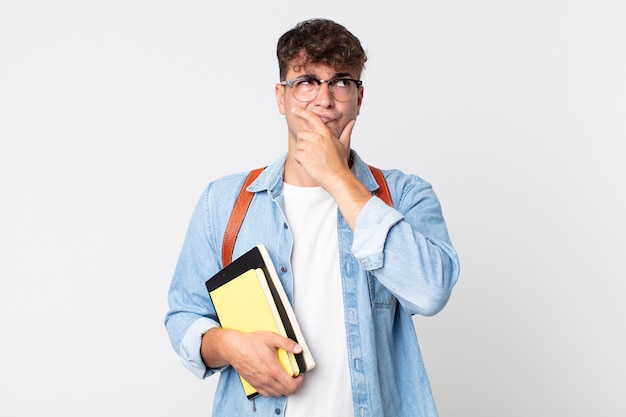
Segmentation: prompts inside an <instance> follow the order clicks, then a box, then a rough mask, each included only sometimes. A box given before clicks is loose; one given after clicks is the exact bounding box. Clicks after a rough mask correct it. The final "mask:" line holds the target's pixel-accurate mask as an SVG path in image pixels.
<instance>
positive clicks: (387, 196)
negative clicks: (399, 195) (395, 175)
mask: <svg viewBox="0 0 626 417" xmlns="http://www.w3.org/2000/svg"><path fill="white" fill-rule="evenodd" d="M369 167H370V171H372V175H374V178H375V179H376V183H377V184H378V189H377V190H376V191H374V194H376V196H377V197H378V198H380V199H381V200H383V201H384V202H385V203H387V205H388V206H389V207H393V200H392V199H391V193H390V192H389V186H388V185H387V180H386V179H385V176H384V175H383V172H382V171H381V170H380V169H378V168H376V167H373V166H371V165H370V166H369Z"/></svg>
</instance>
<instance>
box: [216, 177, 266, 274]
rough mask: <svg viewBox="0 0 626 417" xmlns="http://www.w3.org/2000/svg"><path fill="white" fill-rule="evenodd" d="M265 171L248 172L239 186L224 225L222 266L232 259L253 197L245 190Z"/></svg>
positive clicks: (252, 194)
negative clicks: (235, 199) (239, 188)
mask: <svg viewBox="0 0 626 417" xmlns="http://www.w3.org/2000/svg"><path fill="white" fill-rule="evenodd" d="M264 169H265V167H263V168H257V169H253V170H252V171H250V173H249V174H248V176H247V177H246V180H245V181H244V183H243V185H242V186H241V190H240V191H239V196H237V201H236V202H235V206H234V207H233V211H232V212H231V213H230V218H229V219H228V223H227V224H226V230H225V231H224V241H223V242H222V266H226V265H228V264H230V262H231V261H232V259H233V250H234V249H235V240H236V239H237V235H238V234H239V229H241V223H243V219H244V217H246V212H247V211H248V207H249V206H250V202H251V201H252V197H254V193H250V192H248V191H247V190H246V188H248V186H249V185H250V184H252V182H253V181H254V180H255V179H256V178H257V177H258V176H259V174H261V172H262V171H263V170H264Z"/></svg>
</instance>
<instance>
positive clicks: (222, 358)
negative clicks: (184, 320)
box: [200, 328, 304, 397]
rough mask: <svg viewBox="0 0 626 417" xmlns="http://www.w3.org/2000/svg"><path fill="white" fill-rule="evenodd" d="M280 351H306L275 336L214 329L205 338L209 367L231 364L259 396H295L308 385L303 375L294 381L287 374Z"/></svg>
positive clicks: (268, 333)
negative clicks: (305, 384)
mask: <svg viewBox="0 0 626 417" xmlns="http://www.w3.org/2000/svg"><path fill="white" fill-rule="evenodd" d="M279 348H281V349H285V350H286V351H287V352H291V353H301V352H302V347H301V346H300V345H298V344H297V343H296V342H294V341H293V340H291V339H289V338H286V337H283V336H280V335H277V334H275V333H271V332H253V333H243V332H239V331H236V330H227V329H221V328H213V329H210V330H209V331H208V332H206V333H205V334H204V335H203V336H202V346H201V348H200V354H201V355H202V360H203V361H204V363H205V365H206V366H207V367H209V368H220V367H222V366H226V365H231V366H232V367H233V368H234V369H235V370H236V371H237V373H239V375H241V376H242V377H243V378H244V379H245V380H246V381H248V382H249V383H250V385H252V386H253V387H255V388H256V389H257V391H258V392H259V394H261V395H262V396H264V397H270V396H272V397H278V396H281V395H291V394H293V393H294V392H296V391H297V390H298V389H299V388H300V386H301V385H302V383H303V382H304V376H303V375H299V376H297V377H295V378H294V377H292V376H291V375H289V374H288V373H287V372H286V371H285V368H283V366H282V365H281V363H280V361H279V360H278V353H277V350H278V349H279Z"/></svg>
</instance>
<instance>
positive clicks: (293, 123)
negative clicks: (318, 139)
mask: <svg viewBox="0 0 626 417" xmlns="http://www.w3.org/2000/svg"><path fill="white" fill-rule="evenodd" d="M298 69H299V71H294V69H293V65H292V68H291V69H290V70H289V72H288V73H287V80H292V79H294V78H298V77H302V76H305V75H306V76H310V77H312V78H316V79H318V80H331V79H333V78H336V77H347V78H356V74H352V73H350V72H343V71H335V69H334V68H332V67H329V66H326V65H321V64H314V65H308V66H306V68H298ZM276 101H277V103H278V110H279V111H280V114H282V115H284V116H285V118H286V119H287V125H288V130H289V138H290V139H291V140H294V141H295V138H296V136H297V133H298V131H300V130H303V129H307V126H305V123H304V122H303V121H302V119H300V118H298V117H296V116H294V115H293V113H292V112H291V109H292V108H293V107H302V108H305V109H307V110H309V111H311V112H313V113H315V114H316V115H317V116H319V117H320V119H322V121H324V123H326V126H328V128H329V129H330V131H331V132H332V133H333V135H334V136H335V137H339V136H340V135H341V132H342V131H343V129H344V127H345V126H346V124H347V123H348V122H349V121H350V120H353V119H356V118H357V116H358V114H359V109H360V108H361V102H362V101H363V87H359V88H358V93H357V95H356V96H355V97H354V98H353V99H352V100H350V101H338V100H336V99H335V98H334V97H333V96H332V95H331V93H330V90H329V86H328V84H327V83H322V84H320V86H319V94H318V95H317V97H316V98H315V99H314V100H312V101H308V102H303V101H298V100H296V98H295V97H294V96H293V94H292V91H291V88H290V87H289V86H284V85H280V84H276Z"/></svg>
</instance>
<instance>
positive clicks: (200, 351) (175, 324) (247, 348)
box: [165, 187, 303, 395]
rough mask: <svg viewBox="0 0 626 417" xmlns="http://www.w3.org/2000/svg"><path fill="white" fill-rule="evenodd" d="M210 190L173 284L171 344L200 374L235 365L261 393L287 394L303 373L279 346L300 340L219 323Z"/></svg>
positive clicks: (218, 254) (188, 237)
mask: <svg viewBox="0 0 626 417" xmlns="http://www.w3.org/2000/svg"><path fill="white" fill-rule="evenodd" d="M211 192H212V190H211V187H209V188H208V189H207V190H206V191H205V193H203V195H202V198H201V199H200V201H199V202H198V204H197V205H196V208H195V210H194V213H193V215H192V218H191V221H190V223H189V227H188V230H187V234H186V236H185V241H184V244H183V248H182V250H181V253H180V256H179V259H178V263H177V266H176V269H175V272H174V276H173V278H172V282H171V285H170V290H169V294H168V301H169V305H170V309H169V311H168V313H167V315H166V317H165V326H166V329H167V331H168V334H169V336H170V340H171V343H172V346H173V347H174V349H175V350H176V351H177V352H178V354H179V356H180V357H181V359H182V362H183V364H184V366H185V367H186V368H188V369H189V370H190V371H192V373H194V375H196V376H198V377H199V378H205V377H207V376H209V375H211V374H213V373H215V372H217V371H221V370H224V369H227V368H228V366H231V365H232V367H233V368H234V369H235V370H236V371H237V372H239V373H240V374H241V375H242V376H243V377H244V378H245V379H246V380H247V381H248V382H250V383H251V384H252V385H253V386H254V387H255V388H257V390H258V391H259V393H260V394H261V395H289V394H291V393H293V392H295V391H296V390H297V389H298V388H299V387H300V385H301V384H302V380H303V377H302V376H301V377H298V378H292V377H291V376H290V375H288V374H287V373H286V372H285V370H284V369H283V368H282V365H281V364H280V362H279V360H278V357H277V354H276V350H277V349H278V348H283V349H285V350H288V351H291V352H294V353H299V352H300V351H301V347H300V346H299V345H297V344H296V343H295V342H293V341H292V340H291V339H288V338H284V337H282V336H279V335H276V334H273V333H267V332H258V333H250V334H244V333H241V332H237V331H234V330H224V329H221V328H220V325H219V322H218V320H217V315H216V313H215V309H214V307H213V304H212V302H211V299H210V297H209V294H208V291H207V289H206V286H205V282H206V280H207V279H208V278H209V277H211V276H213V275H214V274H215V273H217V271H219V269H220V268H221V262H220V257H221V252H220V251H219V250H216V249H215V247H219V245H216V244H215V243H214V240H215V239H214V238H213V234H212V233H211V231H210V230H211V225H212V223H211V221H210V209H209V204H208V201H209V195H210V194H211ZM213 192H216V193H219V191H217V190H215V191H213ZM221 194H223V193H221Z"/></svg>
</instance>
